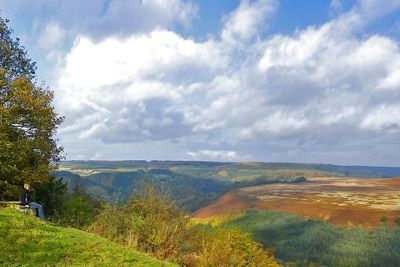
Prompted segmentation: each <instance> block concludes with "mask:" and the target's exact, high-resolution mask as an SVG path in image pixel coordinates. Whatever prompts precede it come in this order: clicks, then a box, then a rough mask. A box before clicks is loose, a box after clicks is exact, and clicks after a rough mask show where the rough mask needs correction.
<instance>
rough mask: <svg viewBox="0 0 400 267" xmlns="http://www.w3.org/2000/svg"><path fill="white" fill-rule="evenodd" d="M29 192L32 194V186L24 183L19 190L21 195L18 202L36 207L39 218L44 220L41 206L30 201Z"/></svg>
mask: <svg viewBox="0 0 400 267" xmlns="http://www.w3.org/2000/svg"><path fill="white" fill-rule="evenodd" d="M31 194H32V188H31V186H30V184H28V183H24V187H23V188H22V190H21V196H20V198H19V201H20V204H21V205H23V206H29V207H31V208H35V209H37V211H38V215H39V218H40V219H42V220H44V209H43V206H42V205H40V204H38V203H36V202H34V201H32V199H31Z"/></svg>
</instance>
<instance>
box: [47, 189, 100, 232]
mask: <svg viewBox="0 0 400 267" xmlns="http://www.w3.org/2000/svg"><path fill="white" fill-rule="evenodd" d="M96 215H97V209H96V207H95V203H94V201H92V200H90V199H87V198H85V195H84V194H82V193H78V192H75V193H73V194H72V195H70V196H68V197H67V198H66V199H65V200H64V202H63V204H62V208H61V209H59V211H58V212H56V214H55V215H54V218H53V221H55V222H56V223H59V224H61V225H66V226H71V227H75V228H79V229H85V228H87V227H88V226H89V225H90V224H91V223H92V222H93V221H94V220H95V218H96Z"/></svg>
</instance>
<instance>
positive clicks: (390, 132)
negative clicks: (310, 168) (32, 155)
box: [0, 0, 400, 166]
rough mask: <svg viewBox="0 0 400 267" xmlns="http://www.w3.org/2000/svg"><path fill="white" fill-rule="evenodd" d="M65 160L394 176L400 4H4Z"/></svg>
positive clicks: (269, 0)
mask: <svg viewBox="0 0 400 267" xmlns="http://www.w3.org/2000/svg"><path fill="white" fill-rule="evenodd" d="M0 10H1V11H0V16H1V17H4V18H8V19H10V22H9V26H10V27H11V28H13V29H14V35H15V36H16V37H19V38H20V39H21V43H22V44H23V45H24V46H25V47H26V49H27V50H28V53H29V56H30V57H31V58H32V59H33V60H35V61H36V62H37V65H38V70H37V76H38V81H45V83H46V85H47V86H49V88H50V89H51V90H53V91H54V94H55V99H54V105H55V107H56V110H57V112H58V113H59V114H61V115H62V116H65V121H64V123H63V124H62V126H61V127H60V128H59V130H58V133H57V136H58V138H59V139H60V141H59V143H60V144H61V145H62V146H63V147H64V150H65V155H66V158H67V159H68V160H78V159H85V160H97V159H98V160H100V159H101V160H121V159H132V160H135V159H145V160H207V161H268V162H309V163H332V164H342V165H374V166H400V155H399V152H398V151H400V43H399V41H400V0H387V1H380V0H346V1H345V0H318V1H304V0H241V1H239V0H218V1H215V0H86V1H71V0H0Z"/></svg>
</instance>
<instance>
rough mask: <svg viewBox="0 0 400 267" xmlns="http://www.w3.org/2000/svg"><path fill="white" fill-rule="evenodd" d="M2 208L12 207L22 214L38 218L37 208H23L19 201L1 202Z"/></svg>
mask: <svg viewBox="0 0 400 267" xmlns="http://www.w3.org/2000/svg"><path fill="white" fill-rule="evenodd" d="M0 207H3V208H5V207H10V208H13V209H16V210H18V211H20V212H23V213H27V214H31V215H35V216H36V213H37V211H36V208H32V207H29V206H21V205H20V202H19V201H0Z"/></svg>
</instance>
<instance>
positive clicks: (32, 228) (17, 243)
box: [0, 208, 173, 266]
mask: <svg viewBox="0 0 400 267" xmlns="http://www.w3.org/2000/svg"><path fill="white" fill-rule="evenodd" d="M0 266H173V265H172V264H170V263H165V262H161V261H158V260H156V259H154V258H151V257H150V256H147V255H145V254H142V253H139V252H137V251H134V250H132V249H128V248H125V247H122V246H120V245H118V244H115V243H113V242H111V241H108V240H106V239H104V238H101V237H99V236H96V235H94V234H90V233H87V232H84V231H80V230H77V229H74V228H64V227H60V226H55V225H52V224H51V223H48V222H43V221H41V220H39V219H37V218H36V217H33V216H30V215H26V214H23V213H20V212H18V211H15V210H12V209H9V208H0Z"/></svg>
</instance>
